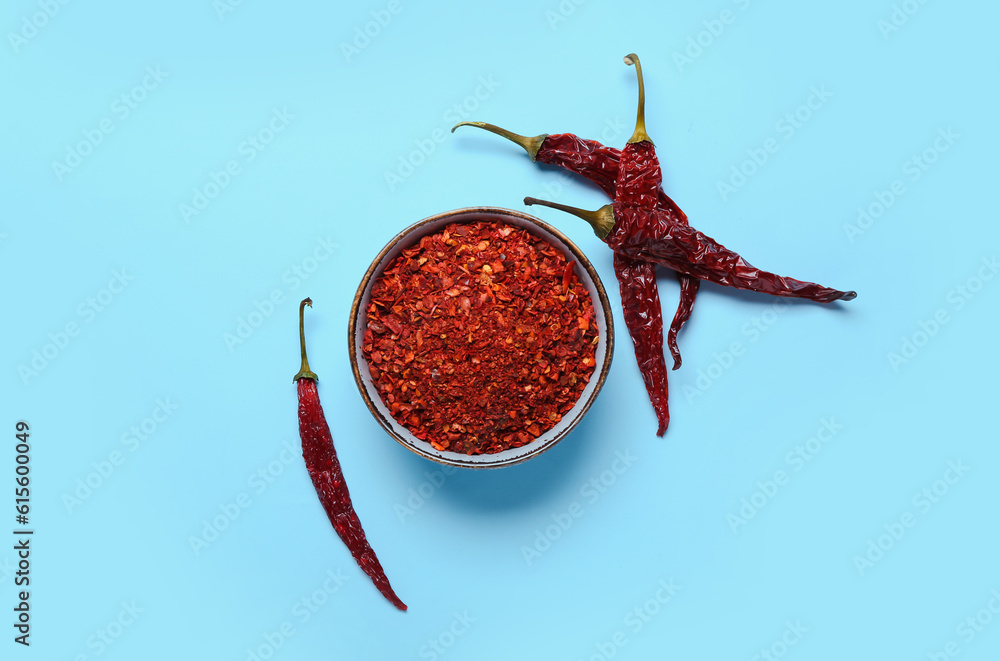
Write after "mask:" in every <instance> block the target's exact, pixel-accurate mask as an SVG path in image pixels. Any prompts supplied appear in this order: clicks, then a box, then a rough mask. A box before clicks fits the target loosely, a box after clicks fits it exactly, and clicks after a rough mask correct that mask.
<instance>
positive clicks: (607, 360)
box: [347, 206, 615, 468]
mask: <svg viewBox="0 0 1000 661" xmlns="http://www.w3.org/2000/svg"><path fill="white" fill-rule="evenodd" d="M476 215H480V216H492V217H497V216H499V217H501V218H498V219H497V220H501V219H502V217H504V216H506V217H513V218H517V219H518V220H520V221H522V222H527V223H529V224H531V225H532V226H534V227H536V228H538V229H539V230H541V231H543V232H547V233H549V234H551V235H553V236H555V237H556V238H558V239H559V240H560V241H562V242H563V244H564V245H565V246H566V248H568V249H569V251H570V252H571V253H572V256H573V258H575V259H576V260H577V262H579V264H580V266H582V267H583V269H584V270H585V271H586V272H587V274H588V276H589V277H590V279H591V281H592V282H593V283H594V288H595V289H596V291H597V297H598V299H599V300H598V301H597V305H595V308H596V307H598V306H599V307H600V308H601V311H602V314H603V316H604V319H605V326H606V328H607V330H606V333H605V335H606V345H607V348H606V350H605V355H604V361H603V363H602V364H601V365H599V366H598V365H595V366H594V370H595V373H596V374H597V379H596V382H595V387H594V389H593V391H592V393H591V394H590V396H589V397H588V398H587V400H586V401H584V402H583V408H582V409H581V410H580V411H579V413H578V415H577V416H576V418H575V419H574V420H573V421H572V423H571V424H569V426H567V427H566V428H565V429H563V430H562V431H561V432H560V433H559V434H557V435H556V436H555V437H553V438H552V439H548V440H547V442H546V443H544V444H543V445H540V446H538V447H537V448H534V449H532V450H529V451H527V452H525V453H523V454H521V455H519V456H515V457H512V458H509V459H506V460H498V461H495V462H489V461H483V460H479V461H462V460H461V459H460V458H459V457H470V456H476V457H484V456H489V455H466V454H464V453H460V452H450V451H444V452H442V451H438V450H434V451H433V452H431V451H427V450H424V449H423V448H421V447H420V446H418V445H416V444H414V443H412V442H410V441H408V440H407V439H405V438H402V437H401V436H400V435H399V434H398V433H397V431H396V430H395V429H393V428H392V426H391V425H390V424H389V422H388V421H387V420H385V418H384V416H383V415H382V413H381V411H379V410H378V408H377V406H376V404H375V402H374V401H373V400H372V397H371V395H370V394H369V392H368V388H367V387H366V385H365V380H364V377H363V376H362V375H361V368H360V360H362V358H361V357H360V356H359V353H360V352H359V351H358V350H357V344H356V338H357V336H358V332H359V329H358V324H359V323H360V321H361V320H362V319H363V318H364V317H365V316H366V313H365V312H364V311H362V310H361V301H362V299H363V298H364V295H365V292H366V290H367V289H368V287H369V284H370V283H371V282H372V280H373V278H374V276H375V271H376V270H377V269H378V267H379V265H380V264H381V262H382V261H383V259H385V256H386V255H387V254H388V253H389V252H390V251H392V250H393V249H395V248H396V247H397V246H398V245H399V244H400V243H401V242H403V241H405V240H407V239H408V238H410V237H412V236H413V235H414V234H417V233H419V232H420V230H421V229H422V228H424V227H426V226H427V225H430V224H433V223H441V222H442V221H453V222H462V217H465V216H476ZM472 221H473V218H469V221H468V222H472ZM542 238H545V237H542ZM546 240H547V239H546ZM347 341H348V349H349V351H348V355H349V357H350V362H351V372H352V373H353V374H354V382H355V384H356V385H357V387H358V390H359V392H360V393H361V397H362V399H364V402H365V405H366V406H367V407H368V411H369V413H371V414H372V417H374V418H375V420H376V421H377V422H378V424H379V426H380V427H382V429H383V430H385V432H386V433H387V434H388V435H389V436H390V437H392V438H393V439H394V440H395V441H396V442H397V443H399V444H400V445H402V446H403V447H405V448H406V449H407V450H410V451H411V452H413V453H414V454H417V455H419V456H421V457H423V458H425V459H430V460H431V461H434V462H437V463H439V464H444V465H448V466H457V467H460V468H501V467H505V466H513V465H515V464H519V463H522V462H524V461H527V460H528V459H531V458H533V457H537V456H538V455H540V454H542V453H544V452H546V451H548V450H549V449H551V448H552V447H553V446H555V445H556V444H557V443H559V441H561V440H562V439H564V438H565V437H566V436H568V435H569V433H570V432H571V431H572V430H573V429H574V428H575V427H576V425H577V424H578V423H579V422H580V420H582V419H583V417H584V415H586V413H587V411H588V410H589V409H590V407H591V405H593V403H594V400H596V399H597V396H598V394H599V393H600V391H601V389H602V388H603V386H604V383H605V381H606V380H607V377H608V374H609V372H610V369H611V361H612V358H613V357H614V346H615V332H614V320H613V315H612V311H611V303H610V301H609V299H608V294H607V291H606V290H605V289H604V283H602V282H601V278H600V276H599V275H598V274H597V269H595V268H594V265H593V264H592V263H591V262H590V260H589V259H588V258H587V256H586V255H585V254H584V252H583V251H582V250H581V249H580V247H579V246H577V245H576V244H575V243H574V242H573V241H572V240H571V239H570V238H569V237H568V236H566V235H565V234H563V233H562V232H561V231H560V230H558V229H556V228H555V227H553V226H551V225H549V224H548V223H546V222H545V221H543V220H541V219H540V218H536V217H535V216H532V215H531V214H527V213H524V212H523V211H518V210H516V209H507V208H504V207H492V206H477V207H464V208H461V209H453V210H451V211H443V212H441V213H436V214H434V215H432V216H428V217H426V218H424V219H423V220H420V221H417V222H416V223H414V224H412V225H410V226H409V227H406V228H405V229H403V230H402V231H400V232H399V233H398V234H396V236H394V237H393V238H392V239H391V240H390V241H389V242H388V243H387V244H386V245H385V247H384V248H382V250H380V251H379V253H378V255H376V256H375V258H374V259H373V260H372V262H371V264H370V265H369V266H368V268H367V269H366V270H365V274H364V275H363V276H362V278H361V282H360V284H359V285H358V289H357V291H356V292H355V294H354V299H353V301H352V302H351V314H350V317H349V319H348V324H347ZM582 394H583V393H581V396H582ZM579 401H580V400H577V402H579ZM575 406H576V404H574V407H575ZM414 439H415V440H416V441H417V442H421V443H424V441H420V439H417V438H416V437H414ZM533 442H534V441H533ZM427 445H428V446H429V444H427ZM527 445H531V443H529V444H527ZM522 447H526V446H522ZM442 455H455V457H454V458H452V457H449V456H442Z"/></svg>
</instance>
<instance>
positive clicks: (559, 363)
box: [362, 221, 597, 454]
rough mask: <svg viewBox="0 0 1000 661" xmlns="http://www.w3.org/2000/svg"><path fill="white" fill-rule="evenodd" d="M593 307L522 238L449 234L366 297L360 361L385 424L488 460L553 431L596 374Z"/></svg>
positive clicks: (472, 229)
mask: <svg viewBox="0 0 1000 661" xmlns="http://www.w3.org/2000/svg"><path fill="white" fill-rule="evenodd" d="M596 341H597V326H596V324H595V323H594V306H593V302H592V301H591V299H590V295H589V294H588V293H587V290H586V288H585V287H584V286H583V283H582V282H581V281H580V279H579V277H577V276H576V274H575V272H574V271H573V269H572V264H571V263H568V262H567V260H566V257H565V255H563V254H562V252H561V251H560V250H559V249H558V248H556V247H555V246H553V245H552V244H550V243H548V242H547V241H544V240H543V239H540V238H538V237H537V236H535V235H534V234H532V233H531V232H529V231H528V230H526V229H523V228H519V227H515V226H513V225H509V224H505V223H497V222H487V221H476V222H471V223H464V224H456V223H452V224H450V225H448V226H447V227H445V228H444V229H443V230H442V231H440V232H437V233H434V234H431V235H428V236H425V237H423V238H422V239H421V240H420V242H419V243H418V244H417V245H415V246H412V247H409V248H406V249H404V250H403V251H402V252H401V253H400V254H399V256H398V257H397V258H395V259H394V260H393V261H392V262H390V263H389V264H388V265H387V266H386V268H385V269H384V270H383V272H382V273H381V274H380V275H379V277H378V278H377V280H376V281H375V283H374V284H373V285H372V291H371V302H370V303H369V305H368V308H367V328H366V329H365V334H364V337H363V339H362V354H363V356H364V357H365V360H366V361H367V363H368V367H369V371H370V374H371V378H372V383H373V384H374V385H375V388H376V389H377V390H378V393H379V396H380V397H381V399H382V402H383V403H384V404H385V406H386V407H387V408H388V409H389V412H390V414H391V415H392V416H393V417H394V418H395V419H396V420H397V421H398V422H399V423H400V424H402V425H403V426H405V427H406V428H407V429H409V430H410V431H411V432H412V433H413V434H414V435H415V436H416V437H417V438H419V439H421V440H424V441H427V442H428V443H430V444H431V445H432V446H433V447H434V448H435V449H437V450H448V451H452V452H461V453H465V454H485V453H493V452H499V451H502V450H506V449H509V448H513V447H520V446H522V445H525V444H527V443H530V442H532V441H534V440H535V439H536V438H537V437H538V436H540V435H541V434H543V433H545V432H546V431H547V430H549V429H551V428H552V427H553V426H554V425H555V424H556V423H558V422H559V421H560V420H561V419H562V416H563V415H564V414H565V413H566V412H567V411H569V410H570V409H571V408H572V407H573V405H574V404H575V403H576V401H577V400H578V399H579V397H580V394H581V392H582V391H583V389H584V387H585V386H586V384H587V383H588V381H589V379H590V377H591V375H592V373H593V371H594V367H595V364H596V363H595V343H596Z"/></svg>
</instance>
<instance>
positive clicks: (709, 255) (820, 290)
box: [524, 197, 857, 303]
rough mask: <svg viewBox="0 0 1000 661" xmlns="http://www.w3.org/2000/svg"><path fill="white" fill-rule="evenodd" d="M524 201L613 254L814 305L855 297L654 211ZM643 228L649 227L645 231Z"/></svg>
mask: <svg viewBox="0 0 1000 661" xmlns="http://www.w3.org/2000/svg"><path fill="white" fill-rule="evenodd" d="M524 203H525V204H527V205H529V206H530V205H532V204H540V205H542V206H546V207H552V208H553V209H559V210H560V211H566V212H568V213H571V214H573V215H575V216H577V217H579V218H582V219H583V220H585V221H587V222H588V223H590V226H591V227H593V228H594V233H595V234H597V237H598V238H599V239H601V240H602V241H604V242H605V243H607V244H608V246H610V247H611V249H612V250H614V251H615V252H620V253H622V254H625V255H628V256H629V257H632V258H635V259H644V260H647V261H652V262H656V263H657V264H662V265H663V266H666V267H667V268H671V269H674V270H675V271H680V272H681V273H687V274H688V275H691V276H694V277H696V278H698V279H700V280H708V281H709V282H714V283H716V284H720V285H725V286H727V287H735V288H736V289H748V290H750V291H757V292H763V293H765V294H771V295H773V296H790V297H794V298H806V299H809V300H812V301H817V302H819V303H831V302H833V301H837V300H843V301H850V300H852V299H854V298H856V297H857V292H853V291H840V290H838V289H831V288H829V287H823V286H822V285H817V284H815V283H813V282H803V281H802V280H796V279H794V278H787V277H783V276H779V275H775V274H774V273H769V272H767V271H761V270H759V269H757V268H755V267H754V266H752V265H750V264H749V263H748V262H747V261H746V260H744V259H743V258H742V257H740V255H739V254H737V253H735V252H733V251H732V250H729V249H728V248H726V247H725V246H723V245H722V244H721V243H719V242H718V241H716V240H715V239H712V238H711V237H709V236H706V235H705V234H703V233H702V232H699V231H698V230H696V229H694V228H691V227H686V226H683V225H675V224H670V222H669V220H668V219H666V218H664V217H663V214H661V213H660V212H659V211H656V210H654V211H647V210H642V209H637V208H636V207H629V206H624V205H619V204H614V205H611V204H606V205H604V206H603V207H601V208H600V209H598V210H596V211H587V210H584V209H577V208H575V207H570V206H566V205H564V204H556V203H555V202H546V201H544V200H536V199H535V198H533V197H526V198H524ZM630 216H631V218H630ZM636 216H640V217H641V218H637V217H636ZM623 220H624V222H622V221H623ZM626 227H633V228H634V227H641V228H643V230H641V231H634V230H633V231H627V230H626V229H625V228H626ZM646 228H652V229H651V230H650V231H646Z"/></svg>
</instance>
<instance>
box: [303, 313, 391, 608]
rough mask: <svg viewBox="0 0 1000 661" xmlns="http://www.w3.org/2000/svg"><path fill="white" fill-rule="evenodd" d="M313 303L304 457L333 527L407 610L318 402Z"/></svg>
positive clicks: (305, 378) (361, 563)
mask: <svg viewBox="0 0 1000 661" xmlns="http://www.w3.org/2000/svg"><path fill="white" fill-rule="evenodd" d="M307 305H308V306H310V307H311V306H312V300H310V299H308V298H307V299H305V300H304V301H302V303H300V304H299V343H300V345H301V349H302V368H301V369H300V370H299V373H298V374H296V375H295V381H296V382H297V383H298V393H299V436H300V437H301V439H302V457H303V458H304V459H305V462H306V468H307V469H308V470H309V477H310V478H312V483H313V486H314V487H315V488H316V494H317V495H318V496H319V500H320V503H322V504H323V509H324V510H325V511H326V515H327V516H328V517H329V518H330V523H332V524H333V528H334V530H336V531H337V534H338V535H340V539H342V540H343V541H344V543H345V544H346V545H347V548H348V549H350V551H351V555H353V556H354V560H355V561H356V562H357V563H358V565H359V566H360V567H361V569H362V570H364V572H365V573H366V574H368V576H369V577H370V578H371V579H372V582H373V583H374V584H375V587H377V588H378V590H379V592H381V593H382V594H383V595H384V596H385V598H386V599H388V600H389V601H390V602H392V604H393V605H394V606H395V607H396V608H398V609H400V610H404V611H405V610H406V604H404V603H403V602H402V601H401V600H400V599H399V597H397V596H396V593H395V592H394V591H393V589H392V586H390V585H389V579H388V578H386V575H385V571H384V570H383V569H382V565H381V564H380V563H379V561H378V558H377V557H376V556H375V551H373V550H372V547H371V545H369V544H368V539H367V538H366V537H365V531H364V529H362V527H361V520H360V519H359V518H358V514H357V512H355V511H354V505H352V504H351V494H350V492H348V490H347V483H346V482H344V474H343V471H342V470H341V468H340V461H339V460H338V459H337V451H336V450H335V449H334V447H333V435H332V434H330V427H329V425H327V423H326V416H325V415H324V414H323V406H322V405H321V404H320V402H319V393H318V392H317V391H316V380H317V378H318V377H317V376H316V375H315V374H314V373H313V372H312V371H311V370H310V369H309V361H308V359H307V358H306V334H305V319H304V314H305V307H306V306H307Z"/></svg>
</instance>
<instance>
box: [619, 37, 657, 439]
mask: <svg viewBox="0 0 1000 661" xmlns="http://www.w3.org/2000/svg"><path fill="white" fill-rule="evenodd" d="M632 58H635V56H634V55H628V56H626V57H625V63H626V64H633V63H634V64H635V69H636V75H637V77H638V79H639V102H638V110H637V111H636V118H635V131H634V132H633V133H632V137H631V138H629V140H628V142H627V143H626V145H625V147H624V148H623V149H622V151H621V155H620V157H619V167H618V178H617V179H616V180H615V198H614V199H615V204H621V205H629V206H632V205H634V206H636V207H637V208H641V209H651V210H652V209H656V206H657V197H658V195H657V193H658V192H659V191H661V190H663V188H662V186H661V183H662V181H663V177H662V175H661V174H660V164H659V162H658V161H657V159H656V151H655V150H654V148H653V142H652V141H651V140H650V139H649V136H648V135H647V134H646V121H645V107H646V92H645V88H644V87H643V82H642V67H641V65H640V64H639V60H638V59H637V58H636V59H632ZM642 220H643V216H641V215H638V214H632V215H628V216H623V217H622V223H621V224H622V232H623V233H626V234H633V233H635V232H638V231H640V228H639V227H637V226H634V225H633V224H632V223H633V221H642ZM620 256H621V253H615V266H616V268H615V272H616V273H619V272H623V273H625V274H626V275H628V274H629V270H628V269H627V268H626V269H624V270H623V271H619V268H618V267H619V265H620V263H621V257H620ZM627 257H629V258H630V259H631V260H632V262H636V261H640V260H638V258H636V257H633V256H632V255H627ZM641 261H646V260H641ZM630 265H631V264H626V265H625V266H630ZM643 277H646V278H652V279H654V283H653V285H652V289H653V290H654V291H655V289H656V284H655V278H656V267H655V266H649V265H648V261H646V264H643V265H642V266H641V267H637V268H636V278H637V279H640V280H641V279H642V278H643ZM630 280H633V281H634V279H630ZM619 283H620V287H621V289H623V290H624V289H625V288H626V286H627V284H631V283H630V282H628V281H627V280H626V279H622V278H619ZM648 289H649V287H648V286H647V287H646V288H645V289H643V290H642V293H643V294H644V293H646V290H648ZM622 300H623V302H624V300H625V299H624V297H623V299H622ZM630 303H631V305H630V306H624V307H625V309H626V312H625V313H626V314H629V313H631V314H632V317H633V319H632V322H631V323H628V322H626V325H627V326H628V327H629V331H631V335H632V344H633V345H634V346H635V358H636V360H637V361H638V362H639V367H640V371H641V372H642V376H643V381H644V383H645V385H646V392H647V393H648V395H649V401H650V402H652V404H653V410H654V411H656V418H657V420H659V423H660V426H659V428H658V429H657V432H656V433H657V435H658V436H662V435H663V433H664V432H665V431H666V429H667V425H668V424H669V423H670V407H669V404H668V401H669V394H668V393H669V386H668V382H667V364H666V361H665V360H664V358H663V320H662V318H661V317H660V316H659V315H658V316H656V317H655V318H651V317H650V316H649V315H647V314H641V313H639V312H638V310H637V309H641V308H640V306H642V305H643V303H644V301H640V302H637V301H636V300H635V298H634V297H633V299H632V300H631V301H630ZM645 303H646V306H647V308H648V307H651V306H650V305H649V303H648V302H645ZM655 304H656V308H657V309H659V299H658V298H657V300H656V301H655ZM644 311H645V310H644Z"/></svg>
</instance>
